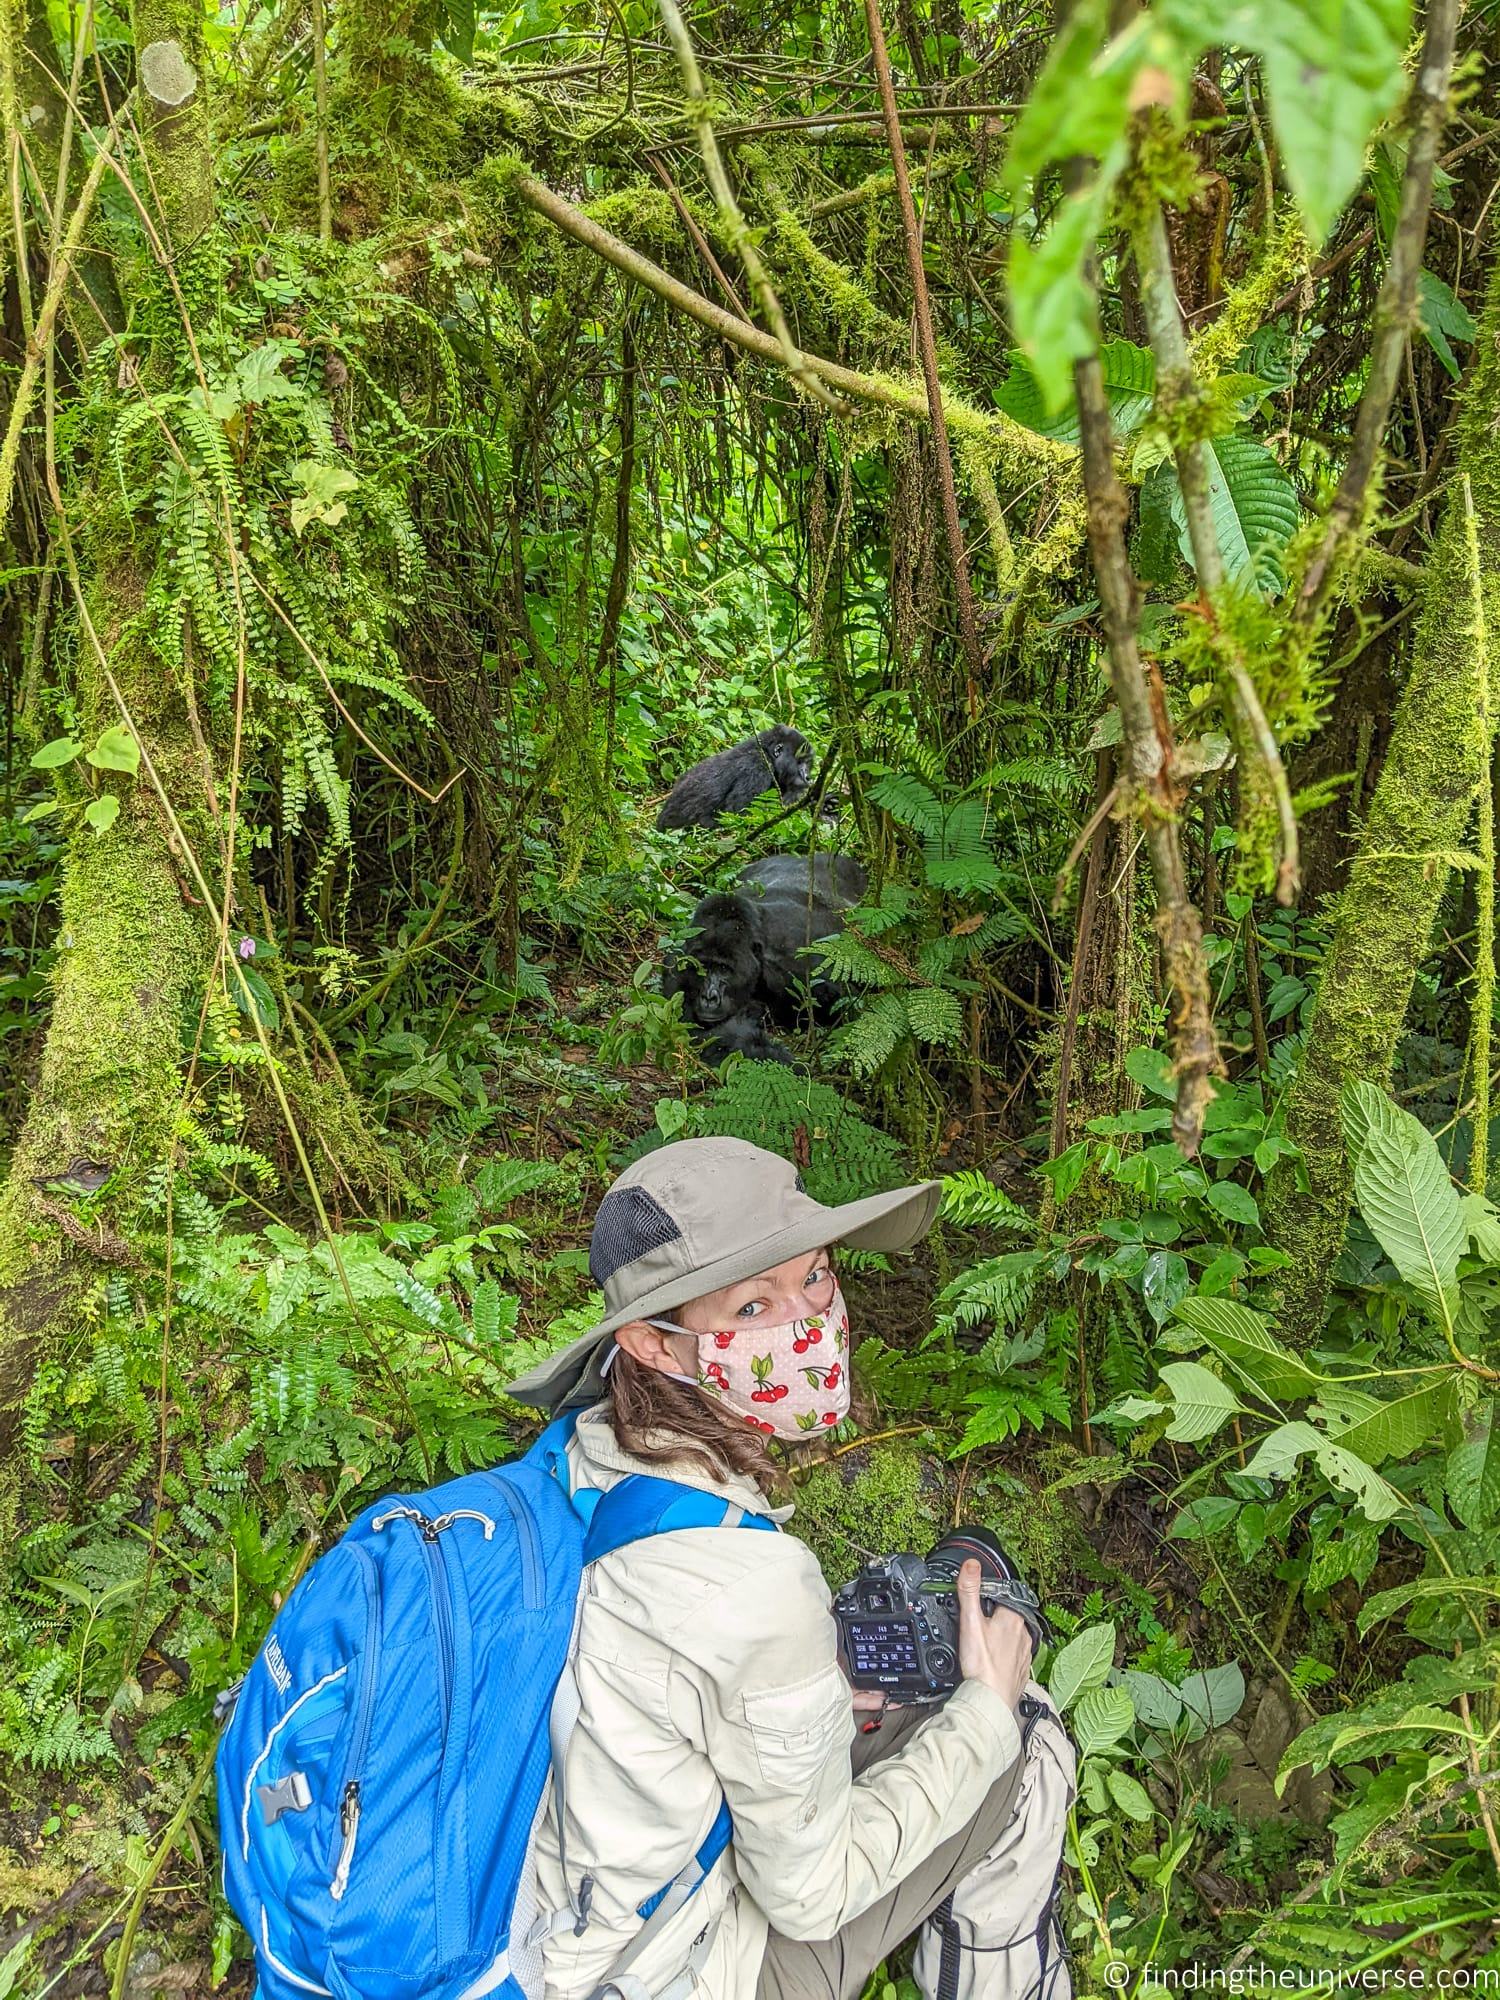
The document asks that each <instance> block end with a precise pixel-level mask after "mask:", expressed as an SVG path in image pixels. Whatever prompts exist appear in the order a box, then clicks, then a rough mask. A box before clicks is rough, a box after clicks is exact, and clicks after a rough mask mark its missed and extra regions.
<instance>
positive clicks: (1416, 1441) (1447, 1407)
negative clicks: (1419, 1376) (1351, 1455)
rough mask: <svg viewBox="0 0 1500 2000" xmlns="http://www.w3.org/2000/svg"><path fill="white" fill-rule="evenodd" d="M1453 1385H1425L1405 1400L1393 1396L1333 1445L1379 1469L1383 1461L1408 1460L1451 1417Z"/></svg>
mask: <svg viewBox="0 0 1500 2000" xmlns="http://www.w3.org/2000/svg"><path fill="white" fill-rule="evenodd" d="M1453 1396H1454V1385H1453V1383H1452V1381H1451V1380H1449V1381H1445V1382H1429V1383H1428V1384H1427V1386H1426V1387H1425V1388H1422V1389H1414V1390H1413V1391H1412V1393H1411V1394H1410V1395H1409V1396H1396V1397H1393V1398H1392V1400H1391V1401H1390V1402H1388V1403H1382V1404H1381V1405H1380V1407H1379V1408H1378V1409H1377V1410H1374V1411H1372V1412H1371V1413H1370V1415H1369V1416H1367V1417H1365V1418H1363V1419H1362V1420H1361V1421H1360V1422H1358V1423H1354V1424H1351V1425H1350V1426H1349V1428H1348V1429H1347V1430H1342V1431H1339V1432H1338V1433H1337V1442H1338V1443H1339V1445H1341V1446H1342V1448H1343V1449H1344V1450H1345V1451H1352V1452H1356V1453H1358V1455H1359V1456H1360V1457H1361V1458H1363V1459H1366V1460H1368V1461H1369V1463H1370V1464H1371V1465H1379V1464H1380V1463H1381V1461H1382V1460H1383V1459H1387V1458H1410V1457H1411V1455H1412V1453H1413V1452H1414V1451H1416V1450H1417V1449H1418V1447H1419V1446H1421V1445H1424V1444H1426V1442H1427V1440H1428V1439H1429V1438H1430V1437H1433V1436H1434V1435H1436V1433H1438V1432H1439V1431H1441V1430H1442V1429H1443V1427H1444V1426H1445V1425H1446V1424H1447V1423H1448V1422H1449V1420H1450V1418H1451V1416H1452V1413H1453Z"/></svg>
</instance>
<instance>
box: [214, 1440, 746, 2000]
mask: <svg viewBox="0 0 1500 2000" xmlns="http://www.w3.org/2000/svg"><path fill="white" fill-rule="evenodd" d="M574 1422H575V1418H574V1417H572V1416H568V1417H562V1418H559V1419H557V1421H555V1422H554V1423H552V1424H551V1425H549V1426H548V1428H547V1429H546V1430H545V1431H544V1432H543V1433H542V1435H541V1437H540V1438H539V1439H538V1440H537V1442H536V1443H535V1444H534V1445H533V1446H532V1448H531V1450H530V1451H529V1452H528V1453H527V1454H526V1456H525V1457H524V1458H522V1459H519V1460H517V1461H516V1462H515V1463H513V1464H508V1465H504V1466H501V1467H498V1468H497V1469H496V1470H494V1471H491V1472H474V1473H469V1474H467V1475H465V1476H464V1477H463V1478H461V1479H453V1480H450V1481H448V1482H447V1484H446V1485H443V1486H437V1487H434V1488H433V1489H432V1490H431V1491H430V1492H427V1493H418V1494H412V1495H400V1494H396V1495H392V1496H390V1497H388V1498H387V1499H384V1500H381V1501H378V1502H377V1503H376V1504H375V1505H374V1506H372V1507H368V1508H366V1509H365V1511H364V1512H363V1513H362V1514H360V1515H359V1516H358V1517H357V1518H356V1519H355V1520H354V1521H353V1523H352V1524H351V1525H350V1527H349V1529H348V1532H347V1533H346V1534H345V1535H344V1536H343V1538H342V1540H341V1541H340V1542H339V1543H338V1544H337V1546H336V1547H335V1548H333V1549H331V1550H330V1551H329V1552H328V1554H327V1555H325V1556H324V1557H322V1559H321V1560H320V1561H319V1562H317V1563H316V1564H315V1565H314V1567H313V1568H312V1569H311V1570H310V1571H309V1572H308V1574H307V1575H306V1576H305V1577H304V1578H303V1579H302V1581H301V1582H300V1583H299V1584H298V1585H297V1588H296V1589H295V1590H294V1591H293V1592H292V1594H291V1596H290V1597H289V1598H288V1599H287V1602H286V1603H285V1605H284V1606H283V1607H282V1609H281V1612H280V1614H279V1616H278V1617H277V1619H276V1621H275V1623H274V1624H273V1625H272V1627H271V1630H270V1632H269V1633H268V1634H267V1637H266V1640H265V1643H264V1644H263V1646H262V1647H261V1650H260V1652H259V1653H258V1654H257V1656H256V1658H255V1660H254V1662H253V1663H252V1665H251V1667H250V1668H249V1671H248V1672H247V1673H246V1675H245V1677H244V1679H243V1681H242V1682H241V1683H240V1685H239V1687H238V1689H237V1690H235V1691H234V1695H233V1698H232V1713H231V1715H230V1720H229V1722H228V1726H227V1727H226V1729H225V1731H224V1734H223V1737H222V1739H221V1741H220V1744H219V1750H218V1793H219V1838H220V1843H221V1846H222V1848H223V1855H224V1894H225V1896H226V1897H227V1898H228V1900H229V1903H230V1905H231V1906H232V1908H233V1909H234V1911H235V1914H236V1915H237V1916H238V1917H239V1919H240V1921H241V1922H242V1923H243V1924H244V1926H245V1928H246V1929H247V1930H248V1931H249V1933H250V1936H251V1938H252V1940H253V1942H254V1945H255V1959H256V1972H257V1974H258V1978H259V1991H260V1995H261V2000H296V1996H298V1995H300V1994H306V1993H326V1994H333V1995H336V1996H338V2000H479V1996H480V1995H494V1996H496V2000H538V1996H539V1995H540V1993H541V1985H542V1945H543V1943H544V1941H545V1939H546V1937H547V1936H548V1935H549V1934H550V1933H552V1932H554V1931H556V1930H559V1929H569V1930H576V1931H578V1932H579V1933H580V1934H581V1932H582V1931H583V1929H584V1928H586V1926H587V1923H588V1908H589V1899H590V1895H591V1893H592V1888H593V1883H592V1880H591V1878H589V1877H588V1876H584V1877H583V1879H582V1880H581V1881H580V1882H579V1884H578V1885H577V1888H576V1890H575V1889H574V1887H573V1884H572V1881H571V1878H569V1893H570V1896H571V1897H572V1901H571V1905H570V1907H569V1909H567V1910H564V1911H561V1912H557V1913H551V1912H541V1911H539V1910H538V1909H537V1906H536V1895H535V1886H534V1869H533V1865H532V1850H533V1845H534V1842H535V1838H536V1833H537V1829H538V1827H539V1825H540V1821H541V1814H540V1810H539V1808H540V1804H541V1800H542V1796H543V1792H544V1788H545V1785H546V1780H547V1775H548V1771H549V1768H551V1766H552V1764H553V1762H554V1759H555V1762H556V1767H557V1770H558V1772H559V1774H560V1773H561V1769H562V1754H563V1751H564V1749H565V1748H566V1742H567V1736H568V1733H569V1731H570V1730H571V1727H572V1724H573V1721H574V1720H575V1719H576V1716H577V1712H578V1701H577V1686H576V1683H575V1681H574V1678H573V1674H572V1671H571V1666H570V1656H571V1649H572V1642H573V1636H574V1632H575V1629H576V1623H577V1612H578V1605H579V1601H580V1594H581V1590H582V1584H583V1573H584V1569H585V1567H586V1566H587V1565H588V1564H589V1563H591V1562H596V1561H597V1560H598V1559H599V1557H600V1556H603V1555H608V1554H609V1552H610V1551H611V1550H612V1549H618V1548H623V1547H625V1546H626V1544H628V1543H630V1542H635V1541H640V1540H641V1539H643V1538H644V1537H645V1536H647V1535H655V1534H663V1533H666V1532H670V1531H675V1530H677V1529H680V1528H710V1527H712V1528H718V1527H747V1528H763V1529H771V1530H772V1531H773V1532H774V1526H775V1524H774V1523H773V1522H771V1521H770V1520H768V1519H766V1518H765V1517H764V1516H762V1515H757V1514H745V1513H744V1512H743V1511H742V1510H741V1509H739V1508H737V1507H734V1506H732V1505H731V1504H729V1503H727V1502H725V1501H723V1500H719V1499H716V1498H715V1497H714V1496H713V1495H712V1494H710V1493H703V1492H699V1491H697V1490H696V1489H694V1488H692V1487H687V1486H680V1485H678V1484H676V1483H675V1482H674V1481H672V1480H668V1479H654V1478H647V1477H645V1476H644V1475H641V1476H632V1477H630V1478H626V1479H624V1480H621V1481H620V1482H619V1483H618V1484H617V1485H615V1486H613V1487H611V1488H610V1489H609V1491H608V1492H607V1493H600V1492H597V1491H594V1490H592V1489H584V1490H582V1491H580V1492H577V1493H570V1491H569V1479H568V1467H567V1460H566V1450H567V1442H568V1439H569V1437H570V1436H571V1434H572V1430H573V1425H574ZM226 1705H228V1703H227V1698H226ZM561 1789H562V1787H561V1781H560V1777H559V1782H558V1784H557V1785H556V1786H555V1787H554V1793H555V1798H554V1803H555V1805H556V1808H557V1821H558V1825H559V1829H560V1828H561V1825H562V1819H563V1814H562V1799H561ZM732 1830H733V1829H732V1826H731V1822H730V1818H729V1808H728V1806H727V1804H725V1805H723V1806H721V1808H720V1812H719V1816H718V1819H717V1820H716V1821H715V1823H714V1826H713V1827H712V1829H711V1830H710V1832H709V1834H708V1836H707V1837H706V1839H705V1840H704V1841H703V1843H702V1845H701V1846H700V1847H699V1849H698V1851H697V1853H696V1854H694V1855H691V1856H686V1857H684V1865H683V1867H682V1869H681V1870H680V1871H679V1873H678V1874H677V1875H676V1876H675V1877H674V1878H673V1879H672V1881H671V1882H668V1883H665V1884H663V1886H662V1888H661V1889H660V1890H658V1891H657V1892H656V1894H655V1895H653V1896H651V1897H649V1898H648V1899H647V1900H646V1902H645V1903H643V1904H642V1905H641V1906H640V1911H639V1914H640V1916H641V1918H642V1921H643V1928H642V1930H641V1932H639V1933H638V1934H637V1936H636V1938H635V1940H634V1941H633V1943H632V1945H631V1946H630V1948H629V1950H628V1951H627V1953H626V1954H625V1957H624V1958H622V1959H621V1960H620V1961H619V1962H618V1963H617V1964H616V1965H615V1966H614V1967H613V1968H612V1970H611V1975H610V1977H611V1979H612V1978H614V1977H615V1976H617V1975H621V1974H623V1973H624V1972H625V1969H626V1965H627V1962H629V1961H634V1960H635V1959H636V1958H637V1957H638V1955H639V1953H640V1951H641V1949H642V1948H643V1947H644V1946H645V1945H646V1943H647V1942H648V1941H649V1940H650V1938H652V1937H654V1936H655V1935H656V1934H657V1932H658V1931H659V1929H660V1928H661V1926H662V1925H663V1924H664V1923H665V1922H666V1921H667V1920H668V1919H669V1918H670V1917H672V1916H673V1915H675V1914H676V1912H677V1911H678V1910H679V1909H681V1907H682V1905H683V1904H684V1903H685V1902H686V1901H687V1900H688V1899H689V1897H691V1895H692V1894H693V1892H694V1891H695V1890H696V1889H697V1887H698V1886H699V1884H700V1883H701V1882H702V1880H703V1878H704V1877H705V1876H706V1874H707V1873H708V1871H709V1869H710V1868H712V1866H713V1865H714V1862H715V1861H716V1860H717V1859H718V1857H719V1856H720V1854H722V1852H723V1851H724V1849H725V1847H727V1845H728V1844H729V1839H730V1836H731V1833H732ZM563 1865H564V1874H565V1876H566V1874H567V1862H566V1856H564V1864H563ZM608 1984H609V1981H608V1980H606V1981H605V1982H604V1985H605V1986H607V1985H608ZM601 1990H602V1989H601Z"/></svg>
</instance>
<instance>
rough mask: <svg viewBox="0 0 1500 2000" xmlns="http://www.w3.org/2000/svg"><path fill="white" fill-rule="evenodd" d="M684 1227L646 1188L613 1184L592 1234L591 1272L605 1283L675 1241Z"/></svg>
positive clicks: (603, 1202)
mask: <svg viewBox="0 0 1500 2000" xmlns="http://www.w3.org/2000/svg"><path fill="white" fill-rule="evenodd" d="M681 1234H682V1231H681V1230H680V1229H679V1228H678V1227H677V1224H676V1223H675V1222H674V1221H673V1220H672V1218H671V1216H670V1215H668V1213H667V1211H666V1210H665V1209H664V1208H663V1207H662V1205H661V1203H660V1202H659V1201H658V1200H657V1199H656V1197H655V1196H654V1195H651V1194H648V1193H647V1192H646V1190H645V1189H644V1188H640V1187H630V1188H612V1189H611V1190H610V1192H609V1193H608V1194H607V1195H606V1196H605V1197H604V1199H603V1201H601V1202H600V1204H599V1212H598V1214H597V1215H596V1216H595V1217H594V1233H593V1235H592V1236H591V1237H590V1238H589V1275H590V1276H591V1277H592V1278H593V1280H594V1283H595V1284H596V1285H604V1284H607V1283H608V1282H609V1280H610V1279H611V1278H612V1277H613V1276H614V1275H615V1272H616V1271H618V1270H619V1269H620V1268H621V1266H622V1265H625V1264H633V1263H634V1262H635V1260H636V1258H637V1257H644V1256H645V1255H646V1254H647V1253H648V1252H649V1251H652V1250H660V1249H662V1248H663V1247H664V1246H665V1245H666V1244H668V1243H675V1242H676V1241H677V1239H678V1237H679V1236H681Z"/></svg>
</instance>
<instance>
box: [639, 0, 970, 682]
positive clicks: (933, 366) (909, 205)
mask: <svg viewBox="0 0 1500 2000" xmlns="http://www.w3.org/2000/svg"><path fill="white" fill-rule="evenodd" d="M663 4H670V0H663ZM865 21H866V24H867V26H868V28H869V34H870V56H871V59H872V60H873V62H874V64H875V80H876V82H877V83H878V84H879V86H880V108H881V114H882V116H883V117H884V119H885V136H886V143H887V145H888V146H889V147H890V149H891V166H892V169H893V170H894V172H895V176H896V201H897V204H898V206H899V207H900V210H901V234H902V238H903V240H904V242H905V245H906V268H907V270H908V272H909V273H910V276H911V296H912V318H913V320H914V321H915V324H916V330H917V352H918V354H919V355H920V357H921V361H922V379H923V381H924V382H925V383H926V385H927V413H928V420H929V422H930V423H931V425H932V448H933V455H934V457H935V458H936V460H937V472H938V491H939V493H940V494H941V496H942V503H943V529H944V532H945V533H946V535H947V538H948V555H949V559H950V561H951V562H952V564H953V595H954V598H955V599H956V601H957V604H958V630H959V636H960V638H961V639H962V641H963V649H964V664H965V666H966V667H967V669H968V675H969V713H970V715H971V716H974V715H977V713H978V706H979V685H980V681H981V680H982V678H983V675H984V649H983V647H982V646H981V645H980V643H979V626H978V624H977V623H976V621H975V617H974V592H973V590H972V588H971V586H970V583H969V558H968V552H967V550H966V549H965V547H964V531H963V525H962V523H961V522H960V520H959V518H958V492H957V489H956V487H955V486H954V483H953V451H952V447H951V446H950V444H949V442H948V425H947V422H946V420H945V418H944V415H943V384H942V378H941V377H940V376H939V374H938V362H937V341H936V339H935V338H934V336H933V331H932V306H931V304H930V302H929V300H928V297H927V272H926V269H925V267H924V265H923V262H922V235H921V231H920V230H919V228H918V227H917V208H916V203H915V202H914V201H913V200H912V193H911V175H910V174H909V173H908V172H907V170H906V147H905V144H904V143H903V141H902V138H901V114H900V112H899V111H898V110H897V108H896V88H895V84H894V83H893V82H892V80H891V59H890V56H889V54H888V53H887V50H886V46H885V30H884V28H883V27H882V25H881V20H880V0H865Z"/></svg>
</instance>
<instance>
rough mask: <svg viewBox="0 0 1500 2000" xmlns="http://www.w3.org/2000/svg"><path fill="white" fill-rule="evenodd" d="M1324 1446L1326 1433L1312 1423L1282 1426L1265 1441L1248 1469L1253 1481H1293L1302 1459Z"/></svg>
mask: <svg viewBox="0 0 1500 2000" xmlns="http://www.w3.org/2000/svg"><path fill="white" fill-rule="evenodd" d="M1324 1443H1325V1439H1324V1436H1323V1433H1322V1432H1321V1431H1315V1430H1314V1429H1313V1427H1312V1425H1311V1424H1304V1423H1302V1422H1300V1421H1299V1422H1296V1423H1290V1424H1278V1425H1277V1427H1276V1429H1275V1430H1274V1431H1272V1432H1270V1433H1269V1435H1268V1436H1266V1437H1263V1438H1262V1439H1261V1441H1260V1443H1259V1444H1258V1445H1257V1446H1256V1448H1255V1450H1254V1452H1253V1453H1252V1454H1251V1457H1250V1462H1249V1464H1248V1465H1247V1466H1246V1467H1245V1470H1246V1472H1247V1473H1249V1475H1250V1477H1251V1478H1252V1479H1290V1477H1291V1476H1292V1474H1293V1473H1294V1472H1295V1471H1296V1469H1297V1462H1298V1460H1299V1459H1301V1458H1302V1457H1303V1455H1304V1454H1305V1453H1307V1452H1310V1451H1319V1450H1321V1448H1322V1446H1323V1444H1324Z"/></svg>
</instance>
